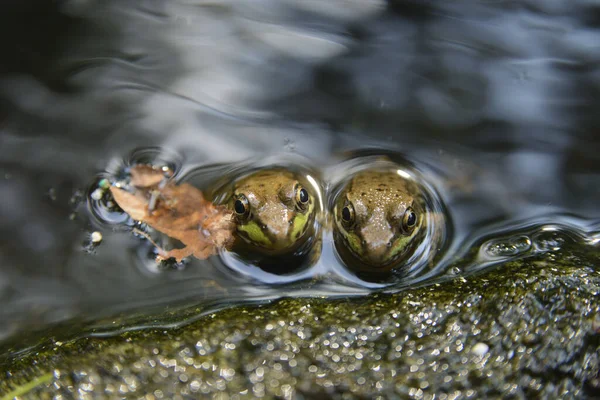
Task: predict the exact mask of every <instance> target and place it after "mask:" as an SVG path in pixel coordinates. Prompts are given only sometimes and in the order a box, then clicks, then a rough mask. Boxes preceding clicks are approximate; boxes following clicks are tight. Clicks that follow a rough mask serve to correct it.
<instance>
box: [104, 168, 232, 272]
mask: <svg viewBox="0 0 600 400" xmlns="http://www.w3.org/2000/svg"><path fill="white" fill-rule="evenodd" d="M131 174H132V180H131V183H132V184H133V183H134V179H133V176H136V179H135V183H137V184H140V185H141V186H138V185H134V186H135V190H134V193H129V192H127V191H125V190H123V189H121V188H117V187H114V186H113V187H111V188H110V190H111V193H112V194H113V197H114V199H115V201H116V202H117V204H118V205H119V206H120V207H121V208H122V209H123V210H124V211H125V212H127V213H128V214H129V215H130V216H131V217H132V218H133V219H135V220H139V221H142V222H145V223H146V224H148V225H149V226H151V227H152V228H154V229H156V230H157V231H160V232H162V233H164V234H165V235H167V236H170V237H172V238H174V239H177V240H179V241H180V242H182V243H183V244H184V245H185V247H184V248H183V249H174V250H169V251H165V250H162V249H160V248H159V258H161V259H166V258H170V257H174V258H175V259H176V260H177V261H181V260H182V259H183V258H185V257H187V256H190V255H194V256H195V257H196V258H199V259H206V258H208V257H209V256H211V255H213V254H216V252H217V250H218V249H220V248H224V247H226V246H228V245H229V244H231V243H232V241H233V229H234V223H233V219H232V213H231V212H230V211H229V210H227V208H225V207H223V206H215V205H214V204H212V203H211V202H210V201H208V200H205V199H204V196H203V195H202V192H201V191H199V190H198V189H196V188H195V187H194V186H191V185H189V184H187V183H183V184H181V185H175V184H174V183H172V182H168V181H163V179H164V175H163V174H162V172H161V171H158V170H154V169H152V168H151V167H148V166H135V167H133V168H132V169H131ZM158 175H160V176H161V179H160V180H158ZM149 183H153V184H152V185H148V184H149ZM159 184H160V185H159ZM157 247H158V246H157Z"/></svg>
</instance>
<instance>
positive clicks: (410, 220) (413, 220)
mask: <svg viewBox="0 0 600 400" xmlns="http://www.w3.org/2000/svg"><path fill="white" fill-rule="evenodd" d="M416 223H417V215H416V214H415V213H414V212H413V211H411V212H410V214H408V218H407V219H406V225H408V226H414V225H415V224H416Z"/></svg>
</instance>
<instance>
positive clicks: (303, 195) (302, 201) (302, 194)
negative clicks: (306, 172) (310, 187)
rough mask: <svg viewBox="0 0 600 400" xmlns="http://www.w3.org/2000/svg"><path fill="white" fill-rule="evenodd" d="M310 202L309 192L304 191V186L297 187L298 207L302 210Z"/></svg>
mask: <svg viewBox="0 0 600 400" xmlns="http://www.w3.org/2000/svg"><path fill="white" fill-rule="evenodd" d="M308 200H309V196H308V191H307V190H306V189H304V188H303V187H302V186H297V187H296V203H297V204H298V206H300V207H301V208H304V207H306V205H307V204H308Z"/></svg>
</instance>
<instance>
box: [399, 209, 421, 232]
mask: <svg viewBox="0 0 600 400" xmlns="http://www.w3.org/2000/svg"><path fill="white" fill-rule="evenodd" d="M416 225H417V214H416V213H415V212H414V211H413V209H412V208H410V207H408V208H407V209H406V211H405V212H404V217H403V218H402V229H403V230H404V231H405V232H410V231H412V230H413V229H414V228H415V226H416Z"/></svg>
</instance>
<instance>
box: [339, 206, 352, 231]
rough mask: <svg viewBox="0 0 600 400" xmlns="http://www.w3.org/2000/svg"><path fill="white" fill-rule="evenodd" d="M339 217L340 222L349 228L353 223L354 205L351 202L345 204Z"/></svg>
mask: <svg viewBox="0 0 600 400" xmlns="http://www.w3.org/2000/svg"><path fill="white" fill-rule="evenodd" d="M341 217H342V223H343V224H344V225H345V226H346V228H350V227H352V225H354V207H353V206H352V204H351V203H348V204H346V205H345V206H344V208H342V212H341Z"/></svg>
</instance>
